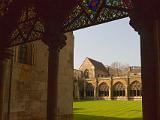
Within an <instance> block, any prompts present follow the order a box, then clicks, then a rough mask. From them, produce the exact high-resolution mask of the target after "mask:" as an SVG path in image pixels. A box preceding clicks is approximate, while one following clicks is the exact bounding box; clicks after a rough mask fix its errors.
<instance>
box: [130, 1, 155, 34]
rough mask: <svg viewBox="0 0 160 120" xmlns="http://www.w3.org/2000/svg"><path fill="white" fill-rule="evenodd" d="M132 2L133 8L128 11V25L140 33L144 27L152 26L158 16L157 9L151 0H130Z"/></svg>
mask: <svg viewBox="0 0 160 120" xmlns="http://www.w3.org/2000/svg"><path fill="white" fill-rule="evenodd" d="M132 3H133V9H132V10H131V11H130V13H129V17H130V19H131V20H130V25H131V26H132V27H133V28H134V29H135V31H137V32H138V33H139V34H141V32H143V31H144V30H145V29H146V27H147V28H152V27H153V22H154V20H155V19H156V18H157V17H158V9H157V8H156V6H155V4H153V2H152V1H151V0H150V1H144V0H141V1H139V0H132Z"/></svg>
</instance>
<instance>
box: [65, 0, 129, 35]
mask: <svg viewBox="0 0 160 120" xmlns="http://www.w3.org/2000/svg"><path fill="white" fill-rule="evenodd" d="M130 9H132V2H131V0H80V1H79V4H78V5H77V6H75V8H74V9H73V12H72V13H71V14H70V15H69V17H68V18H66V20H65V21H64V24H63V27H64V32H68V31H73V30H77V29H80V28H84V27H89V26H92V25H97V24H100V23H104V22H109V21H112V20H116V19H120V18H124V17H127V16H128V12H129V10H130Z"/></svg>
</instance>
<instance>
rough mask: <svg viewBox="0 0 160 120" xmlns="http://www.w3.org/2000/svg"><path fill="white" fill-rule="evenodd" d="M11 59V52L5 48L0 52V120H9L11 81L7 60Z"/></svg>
mask: <svg viewBox="0 0 160 120" xmlns="http://www.w3.org/2000/svg"><path fill="white" fill-rule="evenodd" d="M1 48H2V47H1ZM11 57H12V51H11V50H9V49H7V48H6V49H1V50H0V120H8V119H9V97H10V96H9V92H10V79H11V78H10V75H11V70H10V67H11V66H10V65H11V61H10V60H9V59H10V58H11Z"/></svg>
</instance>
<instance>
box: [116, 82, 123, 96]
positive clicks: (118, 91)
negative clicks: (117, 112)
mask: <svg viewBox="0 0 160 120" xmlns="http://www.w3.org/2000/svg"><path fill="white" fill-rule="evenodd" d="M113 96H114V97H117V96H125V86H124V85H123V84H122V83H121V82H118V83H116V84H115V85H114V86H113Z"/></svg>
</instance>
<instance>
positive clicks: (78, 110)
mask: <svg viewBox="0 0 160 120" xmlns="http://www.w3.org/2000/svg"><path fill="white" fill-rule="evenodd" d="M73 109H74V120H142V102H141V101H107V100H106V101H105V100H101V101H81V102H74V104H73Z"/></svg>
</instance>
